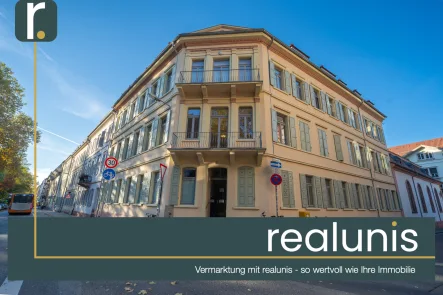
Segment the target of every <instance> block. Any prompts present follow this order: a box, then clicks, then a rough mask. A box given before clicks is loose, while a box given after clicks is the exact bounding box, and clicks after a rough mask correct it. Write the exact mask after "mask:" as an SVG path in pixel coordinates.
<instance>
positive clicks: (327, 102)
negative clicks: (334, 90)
mask: <svg viewBox="0 0 443 295" xmlns="http://www.w3.org/2000/svg"><path fill="white" fill-rule="evenodd" d="M325 96H326V97H325V99H326V111H327V112H328V114H329V115H331V116H332V106H331V102H330V101H329V96H328V95H327V94H325Z"/></svg>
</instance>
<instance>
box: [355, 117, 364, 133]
mask: <svg viewBox="0 0 443 295" xmlns="http://www.w3.org/2000/svg"><path fill="white" fill-rule="evenodd" d="M356 119H357V122H358V124H357V129H358V130H360V131H363V123H362V120H361V116H360V114H357V118H356Z"/></svg>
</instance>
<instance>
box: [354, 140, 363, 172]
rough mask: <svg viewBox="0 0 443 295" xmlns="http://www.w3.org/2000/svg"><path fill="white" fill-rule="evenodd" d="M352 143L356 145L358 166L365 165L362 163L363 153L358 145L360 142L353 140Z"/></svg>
mask: <svg viewBox="0 0 443 295" xmlns="http://www.w3.org/2000/svg"><path fill="white" fill-rule="evenodd" d="M352 145H353V146H354V151H355V157H356V158H357V159H356V160H357V165H358V166H363V164H362V158H361V154H360V148H359V146H358V143H356V142H355V141H354V142H352Z"/></svg>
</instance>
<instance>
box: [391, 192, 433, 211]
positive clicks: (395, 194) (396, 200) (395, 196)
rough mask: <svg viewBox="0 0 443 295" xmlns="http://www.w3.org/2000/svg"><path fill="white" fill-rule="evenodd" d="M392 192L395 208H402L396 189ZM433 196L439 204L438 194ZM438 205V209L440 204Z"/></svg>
mask: <svg viewBox="0 0 443 295" xmlns="http://www.w3.org/2000/svg"><path fill="white" fill-rule="evenodd" d="M434 192H435V191H434ZM392 194H393V196H394V200H395V202H396V203H397V209H398V210H402V209H403V208H402V205H401V200H400V198H399V197H398V194H397V192H396V191H393V192H392ZM435 198H436V199H437V202H438V204H439V205H440V199H439V197H438V195H436V196H435ZM439 207H440V209H441V205H440V206H439ZM440 212H441V210H440Z"/></svg>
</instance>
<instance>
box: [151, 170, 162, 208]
mask: <svg viewBox="0 0 443 295" xmlns="http://www.w3.org/2000/svg"><path fill="white" fill-rule="evenodd" d="M151 187H152V190H151V197H150V198H149V204H156V203H157V200H158V196H159V194H160V172H159V171H155V172H152V174H151Z"/></svg>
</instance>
